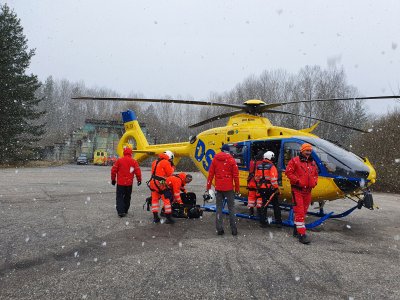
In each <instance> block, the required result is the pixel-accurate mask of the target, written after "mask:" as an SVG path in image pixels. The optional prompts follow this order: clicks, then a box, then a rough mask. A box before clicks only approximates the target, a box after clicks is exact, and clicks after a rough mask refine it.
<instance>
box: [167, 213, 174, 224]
mask: <svg viewBox="0 0 400 300" xmlns="http://www.w3.org/2000/svg"><path fill="white" fill-rule="evenodd" d="M165 216H166V217H167V220H166V221H165V224H174V223H175V221H174V220H173V219H172V217H171V214H165Z"/></svg>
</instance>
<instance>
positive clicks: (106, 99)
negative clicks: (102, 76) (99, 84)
mask: <svg viewBox="0 0 400 300" xmlns="http://www.w3.org/2000/svg"><path fill="white" fill-rule="evenodd" d="M71 99H74V100H100V101H130V102H153V103H177V104H191V105H203V106H223V107H231V108H243V107H244V105H239V104H229V103H217V102H210V101H192V100H178V99H145V98H121V97H86V96H83V97H72V98H71Z"/></svg>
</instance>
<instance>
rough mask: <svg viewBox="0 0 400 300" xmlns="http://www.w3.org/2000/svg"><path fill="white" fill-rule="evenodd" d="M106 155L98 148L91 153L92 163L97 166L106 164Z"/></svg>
mask: <svg viewBox="0 0 400 300" xmlns="http://www.w3.org/2000/svg"><path fill="white" fill-rule="evenodd" d="M107 157H108V154H107V152H106V151H104V150H101V149H98V150H96V151H94V155H93V164H94V165H98V166H106V165H107Z"/></svg>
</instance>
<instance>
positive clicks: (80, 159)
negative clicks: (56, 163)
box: [76, 153, 89, 165]
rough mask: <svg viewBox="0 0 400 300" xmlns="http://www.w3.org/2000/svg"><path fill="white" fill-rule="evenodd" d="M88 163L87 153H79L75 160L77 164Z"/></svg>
mask: <svg viewBox="0 0 400 300" xmlns="http://www.w3.org/2000/svg"><path fill="white" fill-rule="evenodd" d="M88 163H89V160H88V158H87V154H85V153H82V154H81V155H79V157H78V159H77V160H76V164H77V165H87V164H88Z"/></svg>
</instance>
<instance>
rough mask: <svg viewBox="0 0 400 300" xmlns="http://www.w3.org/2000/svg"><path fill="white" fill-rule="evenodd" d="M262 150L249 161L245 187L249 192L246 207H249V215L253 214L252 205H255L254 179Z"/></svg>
mask: <svg viewBox="0 0 400 300" xmlns="http://www.w3.org/2000/svg"><path fill="white" fill-rule="evenodd" d="M263 155H264V151H263V150H260V151H258V152H257V155H256V156H255V157H254V159H253V160H251V161H250V168H249V177H248V178H247V189H248V191H249V194H248V196H247V208H248V209H249V215H251V216H253V215H254V207H255V206H256V200H257V184H256V180H255V179H254V175H255V173H256V169H257V166H258V165H259V164H261V163H262V160H263Z"/></svg>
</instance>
